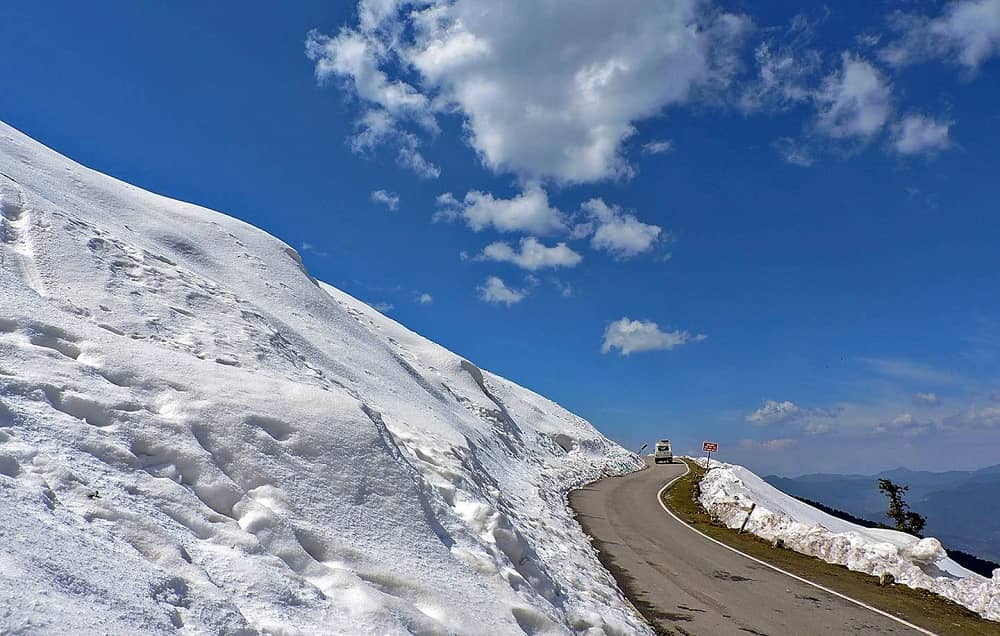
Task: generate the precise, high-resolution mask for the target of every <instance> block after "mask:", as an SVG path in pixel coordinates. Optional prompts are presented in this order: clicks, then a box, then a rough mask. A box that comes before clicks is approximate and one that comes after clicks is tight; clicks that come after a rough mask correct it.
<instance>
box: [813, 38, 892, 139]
mask: <svg viewBox="0 0 1000 636" xmlns="http://www.w3.org/2000/svg"><path fill="white" fill-rule="evenodd" d="M890 94H891V90H890V87H889V83H888V80H886V79H885V77H884V76H883V75H882V74H881V73H880V72H879V71H878V70H877V69H876V68H875V67H874V66H872V64H871V63H869V62H868V61H866V60H864V59H861V58H858V57H855V56H853V55H850V54H849V53H844V54H843V56H842V57H841V68H840V70H839V71H837V72H834V73H833V74H831V75H830V76H828V77H827V78H826V79H825V80H824V81H823V84H822V86H821V87H820V89H819V90H818V91H817V92H816V95H815V99H816V102H817V108H818V113H817V119H816V125H817V128H818V129H819V130H820V132H822V133H823V134H825V135H827V136H829V137H832V138H834V139H854V140H866V139H870V138H872V137H874V136H875V135H876V134H878V133H879V132H881V130H882V128H883V127H884V126H885V124H886V122H887V121H888V120H889V116H890V114H891V111H892V107H891V102H890Z"/></svg>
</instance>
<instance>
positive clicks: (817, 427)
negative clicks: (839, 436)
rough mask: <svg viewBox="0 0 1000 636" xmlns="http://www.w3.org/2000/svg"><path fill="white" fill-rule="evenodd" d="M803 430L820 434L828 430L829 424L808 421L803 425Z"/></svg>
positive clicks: (811, 433)
mask: <svg viewBox="0 0 1000 636" xmlns="http://www.w3.org/2000/svg"><path fill="white" fill-rule="evenodd" d="M804 430H805V432H806V433H807V434H809V435H822V434H823V433H829V432H830V424H829V423H828V422H809V423H808V424H806V425H805V428H804Z"/></svg>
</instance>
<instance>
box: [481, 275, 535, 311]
mask: <svg viewBox="0 0 1000 636" xmlns="http://www.w3.org/2000/svg"><path fill="white" fill-rule="evenodd" d="M476 289H478V290H479V298H480V299H481V300H484V301H486V302H488V303H503V304H505V305H507V306H508V307H510V306H511V305H513V304H515V303H519V302H521V301H522V300H524V299H525V298H526V297H527V296H528V290H527V289H514V288H512V287H508V286H507V284H506V283H505V282H503V279H502V278H500V277H499V276H490V277H489V278H487V279H486V282H485V283H483V284H482V285H480V286H479V287H477V288H476Z"/></svg>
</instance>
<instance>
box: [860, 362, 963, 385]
mask: <svg viewBox="0 0 1000 636" xmlns="http://www.w3.org/2000/svg"><path fill="white" fill-rule="evenodd" d="M861 361H862V362H864V363H865V364H867V365H869V366H870V367H872V368H873V369H874V370H875V371H876V372H878V373H880V374H882V375H885V376H889V377H891V378H896V379H899V380H909V381H916V382H922V383H925V384H954V383H955V382H957V381H958V378H957V377H956V376H955V375H954V374H952V373H948V372H947V371H939V370H937V369H933V368H931V367H928V366H926V365H923V364H919V363H916V362H911V361H909V360H898V359H894V358H861Z"/></svg>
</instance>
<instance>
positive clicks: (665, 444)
mask: <svg viewBox="0 0 1000 636" xmlns="http://www.w3.org/2000/svg"><path fill="white" fill-rule="evenodd" d="M653 461H654V462H656V463H657V464H673V463H674V450H673V449H672V448H671V447H670V440H669V439H661V440H660V441H658V442H656V452H654V453H653Z"/></svg>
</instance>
